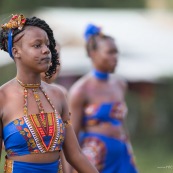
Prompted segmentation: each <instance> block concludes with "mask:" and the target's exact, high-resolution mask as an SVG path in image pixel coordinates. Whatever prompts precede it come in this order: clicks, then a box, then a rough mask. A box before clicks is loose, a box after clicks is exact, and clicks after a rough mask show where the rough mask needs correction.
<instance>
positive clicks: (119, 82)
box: [112, 75, 128, 91]
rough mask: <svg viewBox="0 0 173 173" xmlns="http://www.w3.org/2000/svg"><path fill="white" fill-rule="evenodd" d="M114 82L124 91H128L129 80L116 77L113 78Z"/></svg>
mask: <svg viewBox="0 0 173 173" xmlns="http://www.w3.org/2000/svg"><path fill="white" fill-rule="evenodd" d="M112 80H113V82H114V84H115V85H118V86H119V87H120V88H122V89H123V90H124V91H126V90H127V88H128V83H127V80H126V79H125V78H123V77H121V76H118V75H116V76H114V77H112Z"/></svg>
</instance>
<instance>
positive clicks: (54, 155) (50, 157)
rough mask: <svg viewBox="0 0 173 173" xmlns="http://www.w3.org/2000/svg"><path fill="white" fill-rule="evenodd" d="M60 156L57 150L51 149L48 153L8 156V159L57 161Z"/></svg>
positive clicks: (36, 161)
mask: <svg viewBox="0 0 173 173" xmlns="http://www.w3.org/2000/svg"><path fill="white" fill-rule="evenodd" d="M59 157H60V152H59V151H53V152H48V153H43V154H42V153H39V154H27V155H23V156H10V157H8V159H11V160H14V161H21V162H30V163H51V162H54V161H57V160H58V159H59Z"/></svg>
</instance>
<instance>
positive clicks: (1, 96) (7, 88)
mask: <svg viewBox="0 0 173 173" xmlns="http://www.w3.org/2000/svg"><path fill="white" fill-rule="evenodd" d="M12 88H13V80H11V81H9V82H7V83H5V84H3V85H2V86H1V87H0V118H2V115H3V107H4V105H5V103H6V100H7V99H6V98H7V95H8V93H11V92H12V90H13V89H12Z"/></svg>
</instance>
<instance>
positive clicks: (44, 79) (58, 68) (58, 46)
mask: <svg viewBox="0 0 173 173" xmlns="http://www.w3.org/2000/svg"><path fill="white" fill-rule="evenodd" d="M55 49H56V50H57V53H58V54H60V45H59V44H58V43H57V45H56V48H55ZM58 60H59V61H60V57H59V58H58ZM59 72H60V65H57V67H56V73H54V74H53V75H52V77H51V78H50V79H46V78H45V77H46V74H45V72H43V73H41V79H42V80H43V81H45V82H47V83H52V82H54V81H55V80H56V78H57V76H58V74H59Z"/></svg>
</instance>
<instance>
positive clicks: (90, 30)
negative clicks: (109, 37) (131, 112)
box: [84, 24, 101, 41]
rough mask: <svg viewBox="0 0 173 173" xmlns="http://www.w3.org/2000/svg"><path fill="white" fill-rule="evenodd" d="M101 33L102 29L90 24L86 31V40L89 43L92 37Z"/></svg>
mask: <svg viewBox="0 0 173 173" xmlns="http://www.w3.org/2000/svg"><path fill="white" fill-rule="evenodd" d="M100 32H101V28H100V27H97V26H95V25H93V24H89V25H88V26H87V27H86V30H85V33H84V37H85V40H86V41H88V40H89V38H90V37H91V36H93V35H99V34H100Z"/></svg>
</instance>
